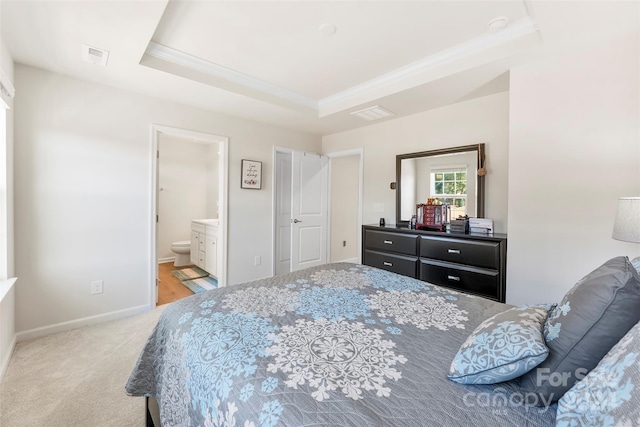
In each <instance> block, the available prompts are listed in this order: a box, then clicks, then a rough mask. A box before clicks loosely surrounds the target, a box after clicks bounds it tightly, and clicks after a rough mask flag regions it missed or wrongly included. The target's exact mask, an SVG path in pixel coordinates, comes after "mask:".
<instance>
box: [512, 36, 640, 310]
mask: <svg viewBox="0 0 640 427" xmlns="http://www.w3.org/2000/svg"><path fill="white" fill-rule="evenodd" d="M639 48H640V46H639V44H638V35H637V34H636V35H634V36H633V37H628V38H626V39H624V40H621V41H620V43H608V44H607V45H603V46H598V47H596V48H593V49H591V50H587V51H583V52H576V53H573V54H569V55H566V56H563V57H555V58H550V59H547V60H543V61H539V62H537V63H534V64H530V65H526V66H521V67H518V68H516V69H514V70H512V71H511V99H510V104H511V110H510V120H509V123H510V144H509V243H508V256H507V262H508V273H507V280H508V283H507V302H510V303H514V304H521V303H535V302H556V301H559V300H560V299H561V298H562V296H563V295H564V293H565V292H566V291H567V290H568V289H569V288H570V287H571V286H573V284H574V283H575V282H576V281H577V280H578V279H580V278H581V277H583V276H584V275H586V274H588V273H589V272H590V271H591V270H593V269H594V268H596V267H597V266H599V265H600V264H602V263H603V262H605V261H606V260H607V259H609V258H611V257H614V256H617V255H629V256H637V255H639V254H640V245H637V244H632V243H623V242H619V241H616V240H613V239H611V232H612V229H613V219H614V215H615V210H616V201H617V198H618V197H621V196H640V134H639V124H640V123H639V117H640V109H639V91H640V87H639V76H640V68H639V65H638V64H639V60H640V58H639Z"/></svg>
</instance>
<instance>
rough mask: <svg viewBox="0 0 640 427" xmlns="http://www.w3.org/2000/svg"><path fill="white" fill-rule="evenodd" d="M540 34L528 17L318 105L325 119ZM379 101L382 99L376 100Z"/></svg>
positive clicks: (324, 100) (323, 99)
mask: <svg viewBox="0 0 640 427" xmlns="http://www.w3.org/2000/svg"><path fill="white" fill-rule="evenodd" d="M537 31H538V25H537V24H536V23H535V22H534V21H533V20H532V19H530V18H528V17H527V18H523V19H521V20H520V21H518V22H516V23H514V24H512V25H510V26H509V27H507V28H506V29H504V30H502V31H500V32H497V33H493V34H485V35H482V36H480V37H477V38H475V39H471V40H469V41H467V42H464V43H460V44H458V45H456V46H453V47H451V48H449V49H445V50H443V51H440V52H438V53H436V54H434V55H431V56H428V57H426V58H424V59H421V60H420V61H417V62H414V63H412V64H409V65H406V66H404V67H401V68H398V69H396V70H394V71H391V72H389V73H386V74H383V75H381V76H379V77H376V78H374V79H371V80H368V81H366V82H364V83H360V84H358V85H355V86H352V87H351V88H349V89H346V90H344V91H341V92H338V93H335V94H333V95H330V96H327V97H326V98H322V99H320V100H319V101H318V107H319V110H320V112H321V116H322V115H323V114H322V112H323V111H327V110H329V111H330V110H335V109H336V107H337V106H339V105H344V104H345V103H348V102H349V101H350V100H354V99H357V98H362V97H363V96H366V94H367V93H371V92H374V91H378V90H380V89H381V88H384V87H388V86H391V85H395V84H397V83H402V82H403V81H406V80H409V79H412V78H414V77H416V76H419V75H421V74H426V73H428V72H430V71H432V70H435V69H437V68H438V67H442V66H444V65H446V64H449V63H451V62H454V61H456V60H459V59H463V58H465V57H468V56H471V55H474V54H477V53H480V52H482V51H487V50H490V49H494V48H499V47H501V46H503V45H504V44H506V43H508V42H511V41H514V40H517V39H520V38H522V37H525V36H528V35H530V34H533V33H536V32H537ZM375 98H379V97H378V96H376V97H375ZM338 109H342V108H338Z"/></svg>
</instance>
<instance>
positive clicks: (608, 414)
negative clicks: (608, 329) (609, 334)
mask: <svg viewBox="0 0 640 427" xmlns="http://www.w3.org/2000/svg"><path fill="white" fill-rule="evenodd" d="M639 424H640V323H639V324H637V325H636V326H634V327H633V328H632V329H631V330H630V331H629V333H627V335H625V336H624V337H623V338H622V339H621V340H620V342H619V343H618V344H616V345H615V346H614V347H613V348H612V349H611V351H610V352H609V353H607V355H606V356H605V357H604V359H602V361H601V362H600V363H599V364H598V366H597V367H596V368H595V369H594V370H593V371H591V372H590V373H589V375H587V377H586V378H585V379H584V380H582V381H580V382H579V383H577V384H576V385H574V386H573V387H572V388H571V390H569V391H568V392H566V393H565V395H564V396H562V399H560V401H559V402H558V412H557V416H556V426H557V427H571V426H586V425H593V426H596V425H597V426H613V425H615V426H637V425H639Z"/></svg>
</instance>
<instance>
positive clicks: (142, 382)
mask: <svg viewBox="0 0 640 427" xmlns="http://www.w3.org/2000/svg"><path fill="white" fill-rule="evenodd" d="M505 308H506V306H505V305H503V304H499V303H495V302H492V301H489V300H486V299H483V298H477V297H473V296H470V295H465V294H460V293H457V292H454V291H450V290H448V289H445V288H441V287H438V286H434V285H431V284H428V283H425V282H422V281H419V280H416V279H412V278H409V277H405V276H400V275H396V274H393V273H389V272H386V271H383V270H378V269H375V268H372V267H367V266H362V265H354V264H346V263H345V264H342V263H341V264H329V265H325V266H321V267H316V268H312V269H308V270H303V271H301V272H296V273H291V274H288V275H284V276H279V277H274V278H271V279H266V280H261V281H255V282H250V283H246V284H243V285H235V286H230V287H226V288H221V289H216V290H213V291H208V292H203V293H200V294H196V295H194V296H192V297H189V298H186V299H184V300H181V301H178V302H176V303H174V304H172V305H171V306H170V307H168V308H167V309H166V310H165V312H164V313H163V315H162V317H161V319H160V321H159V322H158V325H157V326H156V328H155V329H154V331H153V332H152V334H151V336H150V338H149V340H148V342H147V344H146V346H145V348H144V350H143V352H142V353H141V355H140V358H139V360H138V362H137V365H136V367H135V369H134V371H133V373H132V374H131V377H130V379H129V381H128V383H127V386H126V390H127V392H128V393H129V394H131V395H137V396H141V395H152V396H155V397H156V399H157V400H158V402H159V404H160V408H161V419H162V424H163V427H170V426H207V427H209V426H222V425H228V426H232V425H238V426H245V427H250V426H254V427H257V426H265V427H268V426H276V425H284V426H302V425H314V426H315V425H318V426H319V425H326V426H330V425H331V426H337V425H341V426H342V425H353V426H363V425H376V426H382V425H389V426H391V425H393V426H396V425H414V426H415V425H433V426H436V425H452V426H453V425H465V424H466V425H472V424H473V425H492V426H493V425H522V426H524V425H535V426H537V425H552V424H553V419H554V414H553V412H555V410H554V409H549V410H540V409H538V408H530V407H526V406H524V405H522V404H519V402H520V401H519V400H518V398H517V393H514V389H513V387H512V386H510V385H509V384H504V385H498V386H463V385H459V384H454V383H452V382H450V381H447V379H446V374H447V372H448V369H449V365H450V363H451V360H452V359H453V357H454V356H455V353H456V351H457V349H458V348H459V346H460V344H461V343H462V342H464V340H465V339H466V337H467V336H468V334H469V333H470V332H471V331H473V328H475V327H476V326H477V325H478V324H479V323H480V322H481V321H483V320H484V319H486V318H487V317H489V316H491V315H493V314H495V313H497V312H500V311H502V310H504V309H505ZM514 396H515V397H516V399H514ZM487 402H488V404H487ZM496 402H497V404H496Z"/></svg>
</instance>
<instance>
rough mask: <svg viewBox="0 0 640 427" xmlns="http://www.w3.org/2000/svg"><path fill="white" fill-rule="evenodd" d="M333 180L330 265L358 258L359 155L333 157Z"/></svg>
mask: <svg viewBox="0 0 640 427" xmlns="http://www.w3.org/2000/svg"><path fill="white" fill-rule="evenodd" d="M330 179H331V195H330V197H331V248H330V249H331V262H336V261H346V260H352V259H354V258H355V259H357V258H358V253H359V252H360V245H359V244H358V198H359V188H358V187H359V185H358V184H359V183H360V156H357V155H355V156H344V157H332V158H331V177H330ZM343 242H346V246H343Z"/></svg>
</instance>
